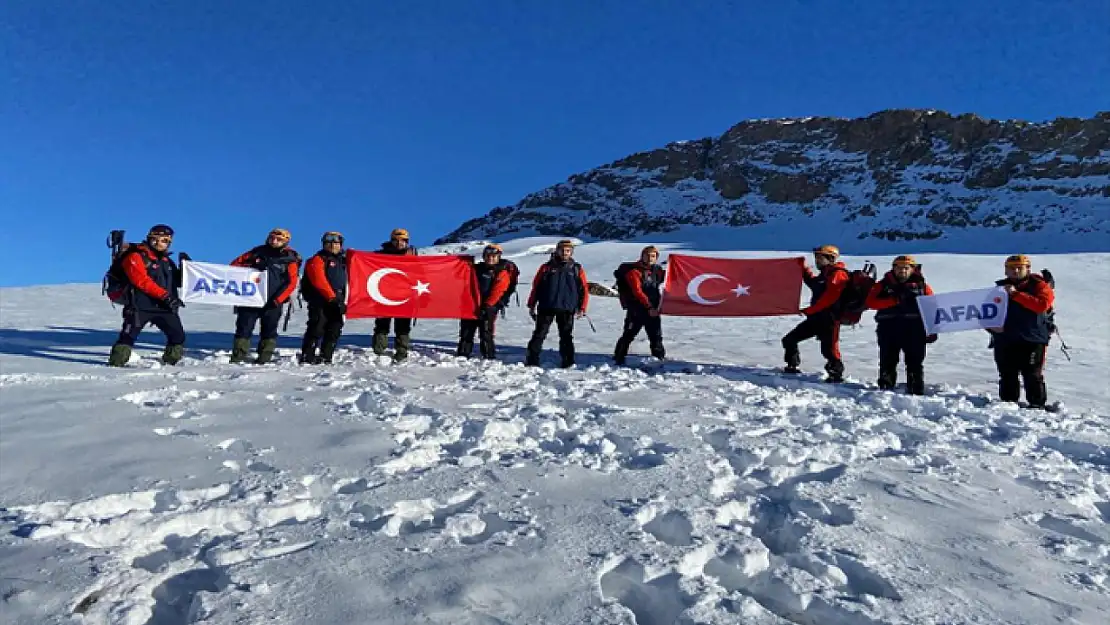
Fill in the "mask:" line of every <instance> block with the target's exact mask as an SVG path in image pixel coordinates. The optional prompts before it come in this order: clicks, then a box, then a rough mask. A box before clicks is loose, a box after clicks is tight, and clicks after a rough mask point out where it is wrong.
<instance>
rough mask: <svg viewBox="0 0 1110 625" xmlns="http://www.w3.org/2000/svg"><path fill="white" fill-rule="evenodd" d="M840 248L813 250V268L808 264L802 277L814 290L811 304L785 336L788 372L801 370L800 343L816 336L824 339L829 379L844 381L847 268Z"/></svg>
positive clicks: (827, 247) (822, 344)
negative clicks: (842, 338) (842, 303)
mask: <svg viewBox="0 0 1110 625" xmlns="http://www.w3.org/2000/svg"><path fill="white" fill-rule="evenodd" d="M839 258H840V249H839V248H837V247H836V246H835V245H822V246H821V247H818V248H816V249H814V250H813V262H814V263H815V264H816V265H817V271H816V272H814V271H813V270H811V269H810V268H809V267H806V268H805V270H804V271H805V274H804V275H803V281H804V282H805V284H806V286H808V287H809V290H810V292H811V293H812V298H811V299H810V305H809V306H808V307H806V308H803V309H802V310H801V313H800V314H802V315H805V318H806V319H805V321H803V322H801V323H800V324H798V326H797V327H795V328H794V329H793V330H791V331H790V332H789V333H787V334H786V336H784V337H782V347H783V351H784V359H785V360H786V369H785V370H784V371H785V372H786V373H799V372H800V371H801V370H800V369H799V368H798V366H799V365H801V364H802V356H801V354H800V353H799V351H798V344H799V343H801V342H802V341H805V340H808V339H811V338H813V337H817V340H818V341H820V342H821V355H822V356H824V357H825V372H826V373H828V375H829V377H828V378H827V379H826V380H827V381H828V382H843V381H844V362H843V361H841V359H840V306H839V305H838V304H839V303H840V295H841V293H843V292H844V287H845V286H847V284H848V268H847V267H845V266H844V263H842V262H839V261H838V259H839Z"/></svg>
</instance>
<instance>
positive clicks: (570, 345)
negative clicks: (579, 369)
mask: <svg viewBox="0 0 1110 625" xmlns="http://www.w3.org/2000/svg"><path fill="white" fill-rule="evenodd" d="M553 323H554V324H556V325H557V326H558V328H559V356H560V357H561V358H562V366H563V367H572V366H574V313H573V312H564V311H559V312H554V311H549V312H540V313H539V314H538V315H536V329H535V330H534V331H533V332H532V340H530V341H528V355H527V357H526V358H525V360H524V364H525V365H528V366H533V367H538V366H539V365H540V352H541V351H543V342H544V341H545V340H547V333H548V332H550V331H551V324H553Z"/></svg>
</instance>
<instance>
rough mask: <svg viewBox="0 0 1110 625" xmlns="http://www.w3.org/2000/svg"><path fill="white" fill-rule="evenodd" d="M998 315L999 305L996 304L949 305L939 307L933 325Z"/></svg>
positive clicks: (989, 317)
mask: <svg viewBox="0 0 1110 625" xmlns="http://www.w3.org/2000/svg"><path fill="white" fill-rule="evenodd" d="M997 316H998V306H995V305H994V304H980V305H978V306H976V305H975V304H968V305H967V306H949V307H948V308H938V309H937V315H936V318H935V319H934V320H933V325H935V326H936V325H940V324H942V323H954V322H956V321H961V320H965V319H966V320H969V321H970V320H971V319H994V318H995V317H997Z"/></svg>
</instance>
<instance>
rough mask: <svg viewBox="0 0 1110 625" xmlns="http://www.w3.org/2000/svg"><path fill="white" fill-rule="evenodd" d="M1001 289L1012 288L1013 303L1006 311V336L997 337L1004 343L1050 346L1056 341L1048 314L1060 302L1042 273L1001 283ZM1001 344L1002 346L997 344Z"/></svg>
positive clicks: (1004, 326) (1003, 334)
mask: <svg viewBox="0 0 1110 625" xmlns="http://www.w3.org/2000/svg"><path fill="white" fill-rule="evenodd" d="M995 284H997V285H999V286H1004V285H1010V286H1013V287H1014V292H1013V293H1011V294H1010V304H1011V306H1009V308H1008V309H1007V311H1006V323H1005V324H1004V325H1003V326H1002V333H1001V334H999V335H997V337H1000V338H1002V339H1003V341H1021V342H1026V343H1036V344H1039V345H1048V341H1049V339H1050V338H1052V329H1051V327H1050V325H1049V320H1048V313H1049V311H1050V310H1051V309H1052V306H1053V304H1055V303H1056V294H1055V293H1054V292H1053V290H1052V287H1051V286H1049V285H1048V282H1046V281H1045V279H1044V278H1042V277H1041V276H1040V275H1038V274H1035V273H1034V274H1030V275H1029V277H1028V278H1026V279H1024V280H1009V279H1006V280H999V281H998V282H996V283H995ZM995 344H996V345H998V343H997V342H996V343H995Z"/></svg>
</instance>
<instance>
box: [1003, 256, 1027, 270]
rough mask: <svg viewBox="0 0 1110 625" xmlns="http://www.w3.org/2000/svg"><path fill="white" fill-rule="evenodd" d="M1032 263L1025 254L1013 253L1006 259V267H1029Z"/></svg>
mask: <svg viewBox="0 0 1110 625" xmlns="http://www.w3.org/2000/svg"><path fill="white" fill-rule="evenodd" d="M1032 264H1033V263H1031V262H1030V261H1029V257H1028V256H1026V255H1025V254H1014V255H1013V256H1010V257H1009V258H1007V259H1006V266H1007V267H1029V266H1031V265H1032Z"/></svg>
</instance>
